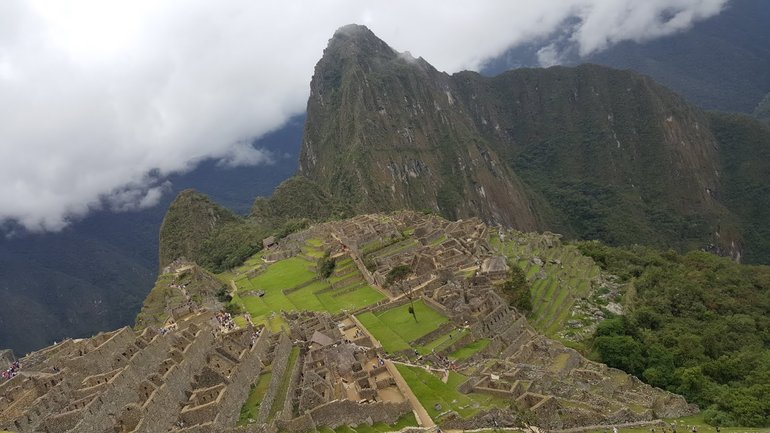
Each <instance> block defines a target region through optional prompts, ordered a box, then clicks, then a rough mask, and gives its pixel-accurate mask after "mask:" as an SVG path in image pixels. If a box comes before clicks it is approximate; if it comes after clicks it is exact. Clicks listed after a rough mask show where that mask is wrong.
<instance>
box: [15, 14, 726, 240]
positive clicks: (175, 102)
mask: <svg viewBox="0 0 770 433" xmlns="http://www.w3.org/2000/svg"><path fill="white" fill-rule="evenodd" d="M726 3H727V0H537V1H532V0H499V1H493V0H490V1H479V2H470V1H463V2H460V1H452V0H449V1H448V0H436V1H433V0H431V1H418V2H415V1H403V0H396V1H393V0H388V1H385V0H382V1H380V2H377V3H375V2H373V1H363V0H330V1H320V0H313V1H310V0H308V1H290V0H284V1H262V0H227V1H222V2H215V1H210V0H209V1H199V0H164V1H159V0H130V1H120V2H118V1H109V0H66V1H65V0H27V1H22V0H0V223H1V222H3V221H14V222H17V223H19V224H21V225H23V226H24V227H26V228H27V229H30V230H33V231H41V230H59V229H61V228H62V227H64V226H66V225H67V224H68V223H69V222H71V221H72V220H74V219H77V218H79V217H82V216H84V215H85V214H87V213H88V212H89V211H91V210H93V209H98V208H109V209H115V210H127V209H132V208H138V207H145V206H152V205H154V204H156V203H157V202H158V200H159V198H160V197H161V194H162V193H163V191H164V190H165V189H166V187H165V180H164V177H165V176H166V175H168V174H169V173H173V172H178V171H184V170H189V169H191V168H192V167H194V166H195V164H197V163H198V162H200V161H201V160H203V159H207V158H214V159H218V160H220V161H223V162H224V163H225V164H230V165H258V164H267V163H270V155H267V154H265V153H264V152H262V151H260V150H259V149H254V148H252V147H251V146H250V145H249V143H250V142H251V140H252V139H253V138H255V137H259V136H261V135H263V134H265V133H266V132H269V131H271V130H273V129H276V128H279V127H280V126H281V125H282V124H283V123H284V122H285V121H287V120H288V119H289V117H291V116H292V115H296V114H298V113H301V112H303V111H304V109H305V104H306V102H307V97H308V93H309V82H310V77H311V76H312V73H313V67H314V65H315V63H316V62H317V61H318V59H319V58H320V56H321V53H322V51H323V48H324V47H325V46H326V43H327V41H328V39H329V38H330V37H331V36H332V34H333V33H334V30H335V29H337V28H338V27H340V26H342V25H345V24H349V23H359V24H365V25H367V26H368V27H369V28H371V29H372V30H373V31H374V32H375V33H376V34H377V35H378V36H379V37H380V38H382V39H383V40H385V41H386V42H388V43H389V44H390V45H391V46H393V47H394V48H395V49H397V50H399V51H406V50H408V51H410V52H411V53H412V54H413V55H414V56H422V57H424V58H425V59H426V60H427V61H428V62H430V63H432V64H433V65H434V66H436V67H437V68H438V69H441V70H445V71H447V72H450V73H451V72H456V71H459V70H462V69H474V70H478V69H479V68H480V67H482V66H483V64H484V62H485V61H488V60H490V59H491V58H494V57H496V56H499V55H500V54H502V53H503V52H504V51H505V50H506V49H508V48H510V47H512V46H515V45H518V44H522V43H530V42H535V43H541V44H542V45H543V48H542V49H541V50H540V52H539V58H540V60H541V62H543V64H544V65H550V64H554V63H558V61H559V58H560V54H561V52H560V50H564V49H565V46H564V41H565V40H566V41H568V48H569V49H571V50H572V51H577V52H579V53H581V54H582V55H586V54H590V53H593V52H596V51H598V50H602V49H605V48H607V47H608V46H611V45H612V44H614V43H617V42H620V41H624V40H636V41H643V40H648V39H651V38H655V37H660V36H662V35H668V34H672V33H675V32H678V31H684V30H686V29H688V28H689V27H690V26H691V25H692V24H693V23H694V22H697V21H699V20H702V19H705V18H708V17H710V16H713V15H715V14H718V13H719V12H720V11H721V10H722V9H723V8H724V7H725V6H726ZM556 33H558V34H559V35H561V36H560V40H561V41H562V42H561V43H560V44H559V45H549V44H548V43H547V42H548V37H549V36H551V35H554V34H556Z"/></svg>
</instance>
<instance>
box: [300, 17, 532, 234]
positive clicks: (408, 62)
mask: <svg viewBox="0 0 770 433" xmlns="http://www.w3.org/2000/svg"><path fill="white" fill-rule="evenodd" d="M455 95H456V91H455V83H454V81H453V79H452V77H450V76H448V75H446V74H444V73H440V72H438V71H436V69H434V68H433V67H432V66H430V65H429V64H428V63H427V62H426V61H425V60H423V59H415V58H413V57H411V55H409V54H408V53H407V54H404V53H398V52H396V51H394V50H393V49H391V48H390V47H389V46H387V44H385V43H384V42H382V41H381V40H379V39H377V37H376V36H374V34H372V33H371V31H369V30H368V29H367V28H365V27H360V26H347V27H343V28H342V29H340V30H339V31H337V33H335V35H334V37H333V38H332V39H331V41H330V43H329V46H328V48H327V49H326V50H325V51H324V56H323V58H322V59H321V61H320V62H319V63H318V65H317V66H316V70H315V74H314V75H313V80H312V82H311V96H310V100H309V101H308V117H307V121H306V125H305V136H304V140H303V146H302V155H301V157H300V172H301V173H302V174H303V175H305V176H307V177H309V178H311V179H313V180H315V181H317V182H318V183H320V184H321V185H323V186H324V187H325V188H326V189H328V190H329V191H330V192H331V193H332V194H334V195H335V196H339V197H341V198H343V199H344V200H346V201H347V202H348V203H350V204H351V205H352V206H353V208H354V210H357V211H366V210H374V209H376V210H388V209H399V208H403V207H409V208H414V209H421V210H434V211H440V212H441V213H442V214H444V215H447V216H449V217H452V218H459V217H467V216H471V215H480V216H482V217H483V218H484V219H485V220H487V221H491V222H495V223H502V224H505V225H509V226H511V225H512V226H517V227H520V228H524V229H534V228H536V227H537V226H538V218H537V216H536V215H535V214H534V212H533V209H532V204H531V198H530V197H529V196H528V194H527V193H526V192H525V188H524V186H523V184H522V182H521V180H520V179H519V178H518V177H517V176H516V174H515V173H514V172H513V171H512V170H511V169H510V167H509V166H508V165H507V164H505V162H504V161H502V160H501V159H500V158H499V157H498V155H497V154H496V153H495V152H494V151H492V149H491V148H490V146H489V143H488V142H487V140H485V139H484V137H482V136H481V135H480V134H479V131H478V130H477V128H476V126H475V124H474V122H473V120H472V119H471V118H470V117H469V116H468V115H467V114H466V111H465V109H464V108H463V106H462V103H461V101H459V100H457V99H456V96H455Z"/></svg>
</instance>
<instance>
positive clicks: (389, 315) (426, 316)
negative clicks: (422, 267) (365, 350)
mask: <svg viewBox="0 0 770 433" xmlns="http://www.w3.org/2000/svg"><path fill="white" fill-rule="evenodd" d="M414 311H415V314H416V316H417V321H416V322H415V320H414V317H413V316H412V315H411V314H409V304H404V305H402V306H400V307H396V308H392V309H390V310H386V311H383V312H381V313H379V314H377V315H375V314H374V313H371V312H366V313H364V314H360V315H358V316H357V317H358V320H359V321H361V323H362V324H363V325H364V326H365V327H366V329H368V330H369V332H370V333H371V334H372V335H373V336H374V338H376V339H377V340H379V341H380V343H381V344H382V347H383V348H384V349H385V350H386V351H388V352H399V351H402V350H406V349H409V348H410V347H411V346H409V342H410V341H413V340H415V339H417V338H420V337H422V336H423V335H425V334H427V333H429V332H431V331H434V330H435V329H436V328H438V327H439V326H441V325H442V324H444V323H446V322H448V321H449V319H447V318H446V317H445V316H444V315H442V314H440V313H439V312H437V311H436V310H434V309H432V308H430V307H428V306H427V305H425V303H424V302H423V301H422V300H419V301H416V302H415V303H414Z"/></svg>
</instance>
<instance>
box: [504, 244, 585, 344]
mask: <svg viewBox="0 0 770 433" xmlns="http://www.w3.org/2000/svg"><path fill="white" fill-rule="evenodd" d="M523 236H524V239H527V236H539V235H523ZM537 241H538V239H536V238H533V239H532V242H527V241H521V240H511V239H506V241H505V242H500V239H499V237H498V236H497V235H496V234H493V235H492V236H491V237H490V244H491V245H492V246H493V247H494V248H495V249H496V250H498V251H499V252H500V253H501V254H503V255H505V256H506V257H508V258H509V259H511V260H513V261H515V263H516V264H517V265H518V266H519V267H521V268H522V269H523V270H524V273H525V274H526V275H527V280H528V281H529V282H530V284H531V287H530V293H531V295H532V307H533V308H532V315H531V316H530V317H529V320H530V323H531V324H532V326H534V327H535V329H537V330H538V331H540V332H543V333H544V334H546V335H548V336H552V337H553V336H555V334H556V333H557V332H558V331H560V330H561V329H563V325H564V322H566V321H567V320H568V319H569V317H570V312H571V310H572V307H573V306H574V305H575V301H576V300H577V299H579V298H581V297H585V296H587V295H589V293H590V288H591V280H592V279H593V278H595V277H597V276H598V275H599V267H598V266H596V264H595V263H594V262H593V260H591V259H590V258H588V257H585V256H583V255H582V254H580V252H579V251H578V250H577V249H576V248H575V247H573V246H571V245H562V246H557V247H554V248H541V247H539V243H538V242H537ZM534 258H539V259H540V260H542V261H543V262H544V263H543V265H542V266H540V265H536V264H535V263H533V260H532V259H534ZM541 274H544V275H545V278H541Z"/></svg>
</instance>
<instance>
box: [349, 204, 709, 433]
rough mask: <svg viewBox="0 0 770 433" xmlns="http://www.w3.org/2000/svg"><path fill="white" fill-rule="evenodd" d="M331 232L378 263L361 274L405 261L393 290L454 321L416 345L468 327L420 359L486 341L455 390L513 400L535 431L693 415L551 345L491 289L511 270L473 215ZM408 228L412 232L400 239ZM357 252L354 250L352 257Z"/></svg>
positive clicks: (396, 219) (436, 361)
mask: <svg viewBox="0 0 770 433" xmlns="http://www.w3.org/2000/svg"><path fill="white" fill-rule="evenodd" d="M337 230H338V232H337V234H336V236H335V237H336V238H338V239H339V240H340V242H342V243H343V244H344V245H345V246H346V247H347V250H349V251H350V252H351V254H352V255H353V256H354V260H355V261H356V262H357V263H362V262H368V263H370V264H371V263H374V264H375V267H374V269H372V268H371V267H369V268H366V267H363V266H361V267H360V268H361V271H362V273H364V275H365V277H367V279H368V280H371V281H373V282H374V283H376V284H380V285H383V283H384V282H385V275H387V273H388V272H389V271H390V269H392V268H393V267H395V266H398V265H400V264H407V265H409V266H410V269H411V271H412V274H411V275H410V276H409V278H408V279H407V280H405V281H403V282H401V284H402V287H401V289H400V290H399V291H398V292H392V295H393V296H397V295H398V293H399V292H402V291H406V292H410V293H411V294H412V295H413V297H419V298H421V299H422V300H423V301H424V302H425V303H426V305H428V306H430V307H432V308H434V309H435V310H437V311H439V312H440V313H442V314H444V315H445V316H447V317H448V318H450V319H451V324H448V325H445V326H443V327H441V328H439V329H438V330H436V331H435V332H433V333H431V334H429V335H426V336H425V337H423V338H421V339H420V340H416V341H413V342H410V343H411V344H412V345H413V346H415V345H421V344H424V343H426V342H428V341H431V340H432V339H435V338H436V337H437V336H438V335H440V334H444V333H446V332H447V331H448V330H451V329H466V330H467V331H469V332H467V333H465V334H464V336H462V337H460V338H459V339H458V340H457V341H454V342H453V343H452V344H451V345H449V346H447V347H446V348H444V349H442V350H441V351H439V352H437V353H434V354H431V355H429V356H426V357H425V361H426V362H429V363H432V364H433V365H444V366H447V356H448V355H449V354H450V353H453V352H454V351H456V350H458V349H460V348H462V347H464V346H466V345H468V344H471V343H473V342H476V341H478V340H480V339H487V340H489V344H488V346H487V347H486V348H485V349H484V350H482V351H480V352H478V353H476V354H475V355H474V356H473V357H471V358H470V359H468V360H466V361H464V362H463V363H461V365H460V366H459V367H460V368H462V369H463V372H464V373H466V374H467V375H469V376H470V377H469V378H468V380H467V381H465V383H463V384H461V385H460V387H459V390H460V391H461V392H464V393H470V392H474V393H482V394H489V395H493V396H496V397H502V398H505V399H509V400H511V401H512V402H514V401H515V402H517V403H518V406H519V407H521V408H524V409H528V410H530V411H531V412H533V413H534V414H535V415H537V417H538V419H539V420H540V425H541V426H542V427H548V428H555V429H566V428H574V427H580V426H586V425H600V424H604V425H609V424H617V423H625V422H640V421H654V420H655V419H657V418H664V417H666V418H668V417H677V416H684V415H688V414H692V413H694V412H697V407H695V406H693V405H688V404H687V402H686V401H685V400H684V399H683V398H682V397H680V396H677V395H675V394H672V393H669V392H666V391H663V390H661V389H658V388H654V387H651V386H649V385H647V384H644V383H642V382H641V381H640V380H638V379H637V378H635V377H633V376H630V375H628V374H626V373H624V372H622V371H620V370H616V369H612V368H609V367H607V366H606V365H604V364H600V363H596V362H592V361H589V360H588V359H586V358H585V357H583V356H582V355H580V354H579V353H578V352H577V351H575V350H573V349H570V348H567V347H565V346H564V345H563V344H561V343H559V342H558V341H554V340H550V339H547V338H545V337H543V336H541V335H539V334H538V333H537V332H536V331H535V330H534V329H533V328H532V327H531V326H530V325H529V324H528V323H527V320H526V318H525V317H524V316H523V315H522V314H519V313H518V312H517V311H516V310H515V309H514V308H512V307H510V306H509V305H508V304H507V302H505V301H504V300H503V299H502V298H501V297H500V295H499V294H498V292H497V289H496V287H495V286H496V284H497V283H499V282H500V281H501V280H503V279H505V278H506V277H507V275H508V266H507V263H506V259H505V257H502V256H500V255H499V253H497V252H495V251H494V250H493V249H492V248H491V247H490V245H489V243H488V239H489V236H490V233H489V229H488V227H487V226H486V225H484V224H483V223H481V221H480V220H478V219H476V218H472V219H469V220H460V221H455V222H449V221H446V220H443V219H441V218H438V217H433V216H423V215H420V214H417V213H414V212H400V213H396V214H392V215H389V216H383V215H364V216H359V217H356V218H354V219H352V220H348V221H346V222H344V223H342V224H340V225H339V226H338V228H337ZM409 230H411V234H410V235H407V236H405V235H403V234H404V233H405V232H407V233H408V231H409ZM393 233H399V234H401V236H400V237H399V235H394V234H393ZM383 238H386V239H392V240H393V241H392V243H391V244H390V245H388V246H385V247H383V248H381V249H377V250H374V251H371V250H367V248H366V247H367V245H368V244H371V243H372V242H373V240H375V241H376V240H377V239H383ZM553 238H554V239H553V240H551V239H550V238H548V241H550V242H558V237H556V236H553ZM393 246H398V247H397V248H394V247H393ZM357 254H361V255H359V256H358V257H355V256H356V255H357ZM400 303H401V304H403V298H402V300H401V302H400ZM398 304H399V302H398V301H393V302H391V303H390V304H387V305H380V306H376V307H375V308H376V311H381V310H385V309H389V308H392V307H393V306H396V305H398ZM397 355H401V356H406V355H408V353H403V354H397ZM492 360H494V362H491V361H492ZM412 361H413V360H412ZM454 367H457V366H456V365H455V366H454ZM484 415H485V414H480V415H479V416H478V417H477V418H483V417H484ZM437 422H440V421H439V420H437ZM445 422H447V423H449V424H448V425H452V428H477V427H483V426H487V427H488V426H489V425H485V424H483V423H482V424H479V422H478V419H471V420H461V419H459V420H458V419H456V418H454V419H453V418H452V417H451V415H450V417H449V418H448V419H447V420H445Z"/></svg>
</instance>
